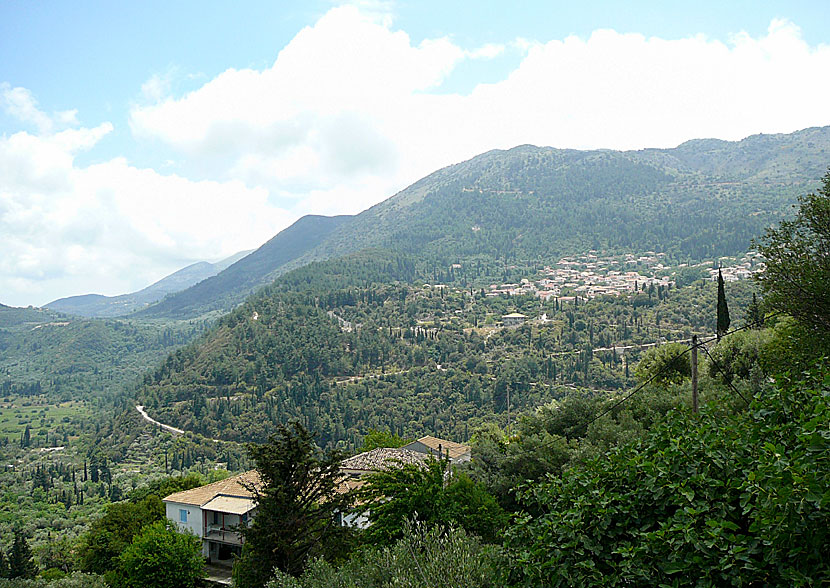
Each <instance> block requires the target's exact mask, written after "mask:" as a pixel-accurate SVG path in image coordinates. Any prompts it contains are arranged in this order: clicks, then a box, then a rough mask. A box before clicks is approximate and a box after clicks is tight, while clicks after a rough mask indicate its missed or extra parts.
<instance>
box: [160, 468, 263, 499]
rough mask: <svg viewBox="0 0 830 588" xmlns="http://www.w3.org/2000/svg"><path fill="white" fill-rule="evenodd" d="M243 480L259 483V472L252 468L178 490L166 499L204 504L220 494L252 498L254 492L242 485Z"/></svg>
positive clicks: (249, 482) (248, 482)
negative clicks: (195, 486) (203, 484)
mask: <svg viewBox="0 0 830 588" xmlns="http://www.w3.org/2000/svg"><path fill="white" fill-rule="evenodd" d="M243 482H244V483H247V484H259V474H258V473H257V471H256V470H250V471H247V472H243V473H241V474H238V475H236V476H231V477H230V478H225V479H224V480H219V481H218V482H213V483H212V484H207V485H205V486H199V487H198V488H191V489H190V490H184V491H182V492H176V493H174V494H171V495H170V496H166V497H165V498H164V501H165V502H178V503H180V504H192V505H193V506H202V505H203V504H206V503H208V502H210V501H211V500H213V499H214V498H216V497H217V496H220V495H224V496H239V497H242V498H251V497H252V496H253V495H254V493H253V492H251V491H250V490H248V489H247V488H245V487H244V486H243V485H242V483H243Z"/></svg>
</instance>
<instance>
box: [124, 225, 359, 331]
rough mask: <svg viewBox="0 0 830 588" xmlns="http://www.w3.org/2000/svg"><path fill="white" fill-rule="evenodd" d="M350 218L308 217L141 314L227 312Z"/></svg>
mask: <svg viewBox="0 0 830 588" xmlns="http://www.w3.org/2000/svg"><path fill="white" fill-rule="evenodd" d="M352 218H353V217H351V216H348V215H343V216H333V217H328V216H317V215H307V216H304V217H302V218H300V219H299V220H298V221H297V222H295V223H294V224H293V225H291V226H290V227H288V228H287V229H285V230H283V231H280V232H279V233H278V234H277V235H276V236H274V237H273V238H272V239H270V240H269V241H268V242H267V243H265V244H264V245H262V247H260V248H259V249H257V250H256V251H254V252H253V253H251V254H249V255H248V256H246V257H244V258H243V259H240V260H239V261H237V262H236V263H234V264H232V265H230V266H229V267H228V268H226V269H225V270H223V271H221V272H219V273H217V274H216V275H215V276H212V277H210V278H208V279H206V280H204V281H202V282H200V283H198V284H196V285H195V286H192V287H190V288H188V289H186V290H183V291H181V292H178V293H175V294H172V295H170V296H167V297H166V298H164V299H163V300H161V301H160V302H159V303H158V304H155V305H153V306H151V307H150V308H147V309H146V310H144V311H142V312H141V313H140V314H141V315H142V316H146V317H168V318H184V317H189V316H195V315H198V314H202V313H204V312H209V311H211V310H222V311H224V310H228V309H230V308H233V307H234V306H235V305H236V304H239V303H240V302H242V301H243V300H245V298H247V297H248V296H249V295H250V294H251V293H253V292H254V291H255V290H256V289H257V288H259V287H261V286H263V285H265V284H268V283H270V282H272V281H273V280H274V279H275V278H276V277H277V276H279V275H280V274H281V273H282V272H281V270H282V269H283V268H284V266H285V265H286V264H288V263H289V262H291V261H292V260H294V259H296V258H298V257H301V256H303V255H304V254H305V253H306V252H308V251H309V250H312V249H314V248H315V247H317V246H319V245H320V243H322V242H323V241H324V240H325V239H326V238H327V237H328V236H329V234H331V232H332V231H334V230H335V229H337V228H338V227H340V226H344V225H347V224H348V223H349V222H350V221H351V220H352Z"/></svg>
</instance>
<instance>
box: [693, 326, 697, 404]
mask: <svg viewBox="0 0 830 588" xmlns="http://www.w3.org/2000/svg"><path fill="white" fill-rule="evenodd" d="M692 412H694V413H695V414H697V335H692Z"/></svg>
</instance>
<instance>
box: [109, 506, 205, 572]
mask: <svg viewBox="0 0 830 588" xmlns="http://www.w3.org/2000/svg"><path fill="white" fill-rule="evenodd" d="M118 562H119V566H118V572H119V580H120V582H119V583H118V585H119V586H124V587H125V588H144V587H145V586H154V587H156V588H191V587H194V586H196V585H197V583H198V582H199V580H200V579H201V578H202V577H204V575H205V562H204V560H203V559H202V542H201V540H200V539H199V538H198V537H196V536H194V535H190V534H187V533H180V532H178V531H177V530H176V525H175V523H172V522H171V521H168V520H163V521H157V522H155V523H153V524H152V525H148V526H147V527H144V529H142V530H141V532H140V533H139V534H138V535H136V537H135V538H134V539H133V541H132V543H130V545H129V546H128V547H127V548H126V549H125V550H124V552H123V553H122V554H121V556H120V557H119V558H118Z"/></svg>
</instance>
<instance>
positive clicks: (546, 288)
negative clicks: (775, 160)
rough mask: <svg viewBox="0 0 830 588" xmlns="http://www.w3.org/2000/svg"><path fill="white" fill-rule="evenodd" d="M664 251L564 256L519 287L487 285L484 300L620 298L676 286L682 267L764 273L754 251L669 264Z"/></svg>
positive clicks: (729, 274) (732, 274)
mask: <svg viewBox="0 0 830 588" xmlns="http://www.w3.org/2000/svg"><path fill="white" fill-rule="evenodd" d="M664 258H665V254H664V253H655V252H653V251H648V252H646V253H644V254H643V255H635V254H633V253H626V254H623V255H616V256H605V255H602V254H598V253H597V252H596V251H591V252H589V253H587V254H585V255H579V256H570V257H563V258H562V259H560V260H559V261H558V262H557V263H556V264H555V265H553V266H545V267H544V269H542V270H540V271H539V273H538V274H537V275H536V276H532V277H528V278H523V279H522V280H521V281H520V282H519V283H518V284H491V285H490V288H489V290H488V291H487V293H486V296H489V297H495V296H504V295H507V296H521V295H527V294H530V295H534V296H537V297H539V298H541V299H542V300H543V301H547V300H549V299H551V298H558V299H559V300H560V301H561V302H573V300H574V298H576V297H578V298H580V299H582V300H588V299H592V298H596V297H598V296H620V295H622V294H631V293H633V292H637V291H646V290H650V289H653V288H665V289H668V288H674V287H676V285H677V283H676V279H675V276H676V275H677V273H678V272H679V271H681V270H683V269H685V268H690V267H691V268H701V271H702V270H704V268H705V270H706V271H707V272H708V275H709V277H710V279H713V280H716V279H717V275H718V269H719V268H720V270H721V271H722V273H723V279H724V280H725V281H727V282H733V281H739V280H745V279H748V278H750V277H751V276H752V275H753V274H754V273H757V272H760V271H763V269H764V264H763V261H762V260H761V259H760V256H759V255H758V253H756V252H754V251H750V252H748V253H747V254H746V255H744V256H743V257H740V258H721V259H720V260H718V261H717V262H715V263H712V262H709V261H704V262H702V263H698V264H695V265H691V266H690V265H688V264H685V263H681V264H679V265H677V266H671V265H667V264H666V263H664V262H665V259H664Z"/></svg>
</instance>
